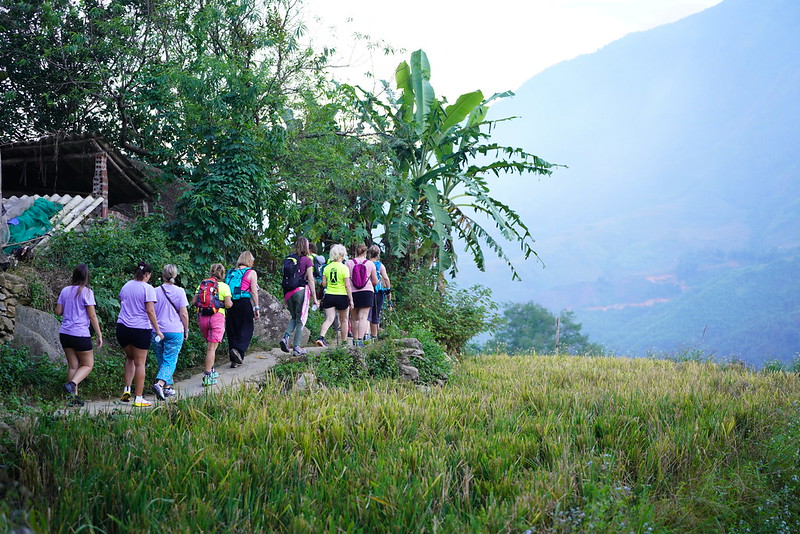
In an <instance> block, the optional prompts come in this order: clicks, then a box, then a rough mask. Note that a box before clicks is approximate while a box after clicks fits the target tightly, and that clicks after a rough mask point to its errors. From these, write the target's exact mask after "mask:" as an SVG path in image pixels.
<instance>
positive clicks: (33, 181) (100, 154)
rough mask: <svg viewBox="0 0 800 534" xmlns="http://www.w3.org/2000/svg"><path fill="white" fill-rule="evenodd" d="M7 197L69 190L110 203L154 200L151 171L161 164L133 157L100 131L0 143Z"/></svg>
mask: <svg viewBox="0 0 800 534" xmlns="http://www.w3.org/2000/svg"><path fill="white" fill-rule="evenodd" d="M0 162H2V175H0V176H1V177H2V194H3V198H10V197H12V196H23V195H40V196H49V195H69V196H71V197H75V196H79V197H84V198H85V197H92V198H95V199H97V198H102V201H101V202H100V203H99V204H98V206H97V210H98V215H100V216H101V217H106V216H108V209H109V207H113V206H115V205H118V204H134V203H137V202H149V201H152V198H153V194H154V190H153V188H152V186H151V185H150V184H148V183H147V181H146V177H147V176H148V175H154V174H156V173H157V170H156V169H155V168H153V167H150V166H148V165H146V164H145V163H142V162H140V161H137V160H134V159H131V158H128V157H127V156H125V155H124V154H122V153H121V152H120V151H119V150H117V149H115V148H114V147H113V146H111V145H110V144H109V143H108V142H107V141H106V140H105V139H103V138H102V137H101V136H99V135H96V134H78V135H68V136H64V135H54V136H49V137H42V138H40V139H37V140H35V141H21V142H16V143H9V144H4V145H0Z"/></svg>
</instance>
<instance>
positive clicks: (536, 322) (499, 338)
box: [485, 301, 602, 354]
mask: <svg viewBox="0 0 800 534" xmlns="http://www.w3.org/2000/svg"><path fill="white" fill-rule="evenodd" d="M559 323H560V325H559V345H558V346H559V352H566V353H570V354H600V353H602V348H601V347H600V346H599V345H596V344H594V343H591V342H590V341H589V338H588V337H587V336H585V335H583V334H581V325H580V323H577V322H575V318H574V314H573V312H570V311H566V310H562V311H561V314H560V315H559ZM485 349H486V350H487V351H490V352H505V353H508V354H524V353H531V352H534V351H535V352H537V353H540V354H552V353H553V352H555V350H556V316H555V315H553V314H552V313H551V312H550V311H549V310H547V308H545V307H544V306H542V305H540V304H537V303H535V302H533V301H530V302H525V303H509V304H506V305H505V307H504V309H503V314H502V320H501V324H500V327H499V328H498V329H497V330H496V332H495V333H494V336H493V337H492V339H491V340H490V341H489V342H487V344H486V347H485Z"/></svg>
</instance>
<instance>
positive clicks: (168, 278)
mask: <svg viewBox="0 0 800 534" xmlns="http://www.w3.org/2000/svg"><path fill="white" fill-rule="evenodd" d="M176 276H178V268H177V267H175V266H174V265H172V264H171V263H168V264H166V265H165V266H164V268H163V269H161V280H162V281H163V282H167V283H170V284H174V283H175V277H176Z"/></svg>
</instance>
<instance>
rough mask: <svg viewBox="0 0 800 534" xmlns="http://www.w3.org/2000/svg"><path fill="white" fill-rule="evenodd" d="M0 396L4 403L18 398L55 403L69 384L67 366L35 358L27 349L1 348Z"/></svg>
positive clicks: (5, 345)
mask: <svg viewBox="0 0 800 534" xmlns="http://www.w3.org/2000/svg"><path fill="white" fill-rule="evenodd" d="M0 361H2V365H0V394H2V396H3V399H4V402H5V403H8V402H9V401H11V402H14V401H15V400H16V399H12V397H19V398H20V399H26V400H27V401H31V400H36V401H41V400H45V399H52V398H55V397H56V396H58V395H60V394H61V392H62V390H61V385H62V384H63V383H64V382H66V377H67V369H66V365H59V364H55V363H53V362H51V361H50V359H49V358H48V357H47V356H32V355H31V354H30V353H29V352H28V349H26V348H12V347H11V346H10V345H8V344H7V343H6V344H4V345H2V346H1V347H0Z"/></svg>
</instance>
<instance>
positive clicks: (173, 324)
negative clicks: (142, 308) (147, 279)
mask: <svg viewBox="0 0 800 534" xmlns="http://www.w3.org/2000/svg"><path fill="white" fill-rule="evenodd" d="M165 291H166V293H167V295H166V296H164V292H165ZM156 295H157V296H159V297H161V298H160V299H158V302H156V304H155V309H156V321H158V327H159V328H160V329H161V331H162V332H164V333H176V332H178V333H182V332H183V322H182V321H181V316H180V314H179V313H178V312H177V311H176V310H175V306H177V307H178V309H179V310H180V309H181V308H187V307H188V306H189V299H187V298H186V291H184V290H183V288H182V287H178V286H176V285H175V284H161V285H160V286H158V288H157V289H156ZM167 297H169V298H167ZM170 300H171V301H172V303H173V304H175V306H173V305H172V304H170Z"/></svg>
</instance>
